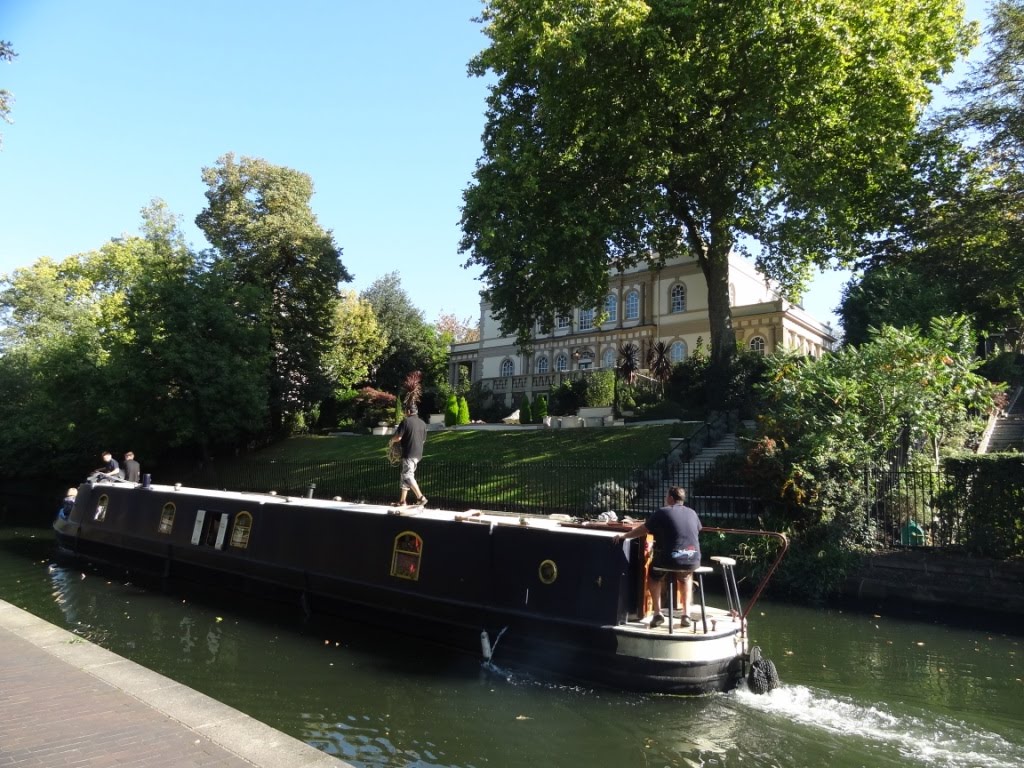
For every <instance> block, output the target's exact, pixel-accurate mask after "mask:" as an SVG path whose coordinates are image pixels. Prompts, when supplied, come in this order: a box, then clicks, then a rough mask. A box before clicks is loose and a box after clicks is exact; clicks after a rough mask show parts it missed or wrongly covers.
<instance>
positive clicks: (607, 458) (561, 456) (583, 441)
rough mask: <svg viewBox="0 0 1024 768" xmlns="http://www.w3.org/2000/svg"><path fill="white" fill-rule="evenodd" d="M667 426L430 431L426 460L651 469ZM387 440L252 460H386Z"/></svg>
mask: <svg viewBox="0 0 1024 768" xmlns="http://www.w3.org/2000/svg"><path fill="white" fill-rule="evenodd" d="M671 431H672V427H671V426H669V425H657V426H650V427H647V426H639V427H626V428H623V427H607V428H605V427H599V428H588V429H524V430H521V431H520V430H507V431H500V432H499V431H486V430H448V431H444V432H428V433H427V444H426V447H425V449H424V452H423V461H424V464H426V463H427V462H428V461H445V462H448V461H455V462H488V463H490V462H495V463H502V464H530V463H538V462H550V461H568V462H594V463H609V462H611V463H618V462H627V463H630V464H636V465H639V466H643V465H648V464H651V463H653V462H654V461H656V460H657V459H658V457H659V456H661V455H662V454H664V453H665V452H666V451H667V450H668V449H669V442H668V438H669V436H670V434H671ZM388 439H389V438H387V437H381V436H376V435H344V436H341V437H312V436H307V437H293V438H291V439H289V440H285V441H283V442H280V443H277V444H276V445H273V446H271V447H269V448H265V449H264V450H262V451H258V452H257V453H254V454H252V456H251V459H252V460H254V461H266V460H269V459H273V460H275V461H289V462H290V461H296V462H307V461H351V460H356V459H376V458H380V457H382V456H384V454H385V451H386V449H387V443H388Z"/></svg>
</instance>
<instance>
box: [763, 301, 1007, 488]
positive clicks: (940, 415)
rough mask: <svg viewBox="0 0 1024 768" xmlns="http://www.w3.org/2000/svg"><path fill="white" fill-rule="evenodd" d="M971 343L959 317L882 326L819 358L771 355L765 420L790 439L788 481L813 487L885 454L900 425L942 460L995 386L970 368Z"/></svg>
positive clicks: (985, 407) (772, 431) (772, 433)
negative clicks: (943, 450) (833, 471)
mask: <svg viewBox="0 0 1024 768" xmlns="http://www.w3.org/2000/svg"><path fill="white" fill-rule="evenodd" d="M974 350H975V339H974V335H973V333H972V331H971V328H970V323H969V322H968V321H967V319H966V318H963V317H954V318H935V319H934V320H933V321H932V322H931V323H930V326H929V328H928V330H927V331H926V332H923V331H921V330H919V329H917V328H902V329H900V328H893V327H891V326H884V327H882V328H881V329H879V330H878V331H875V332H874V333H873V334H872V337H871V339H870V340H869V341H868V342H867V343H865V344H862V345H860V346H859V347H853V346H847V347H844V348H843V349H842V350H840V351H838V352H836V353H833V354H830V355H827V356H825V357H823V358H821V359H820V360H808V359H806V358H801V357H797V356H796V355H785V354H783V355H778V356H773V357H771V358H768V359H767V362H768V367H769V370H768V373H767V376H766V377H765V380H764V382H763V383H762V384H761V385H760V389H761V391H762V393H763V395H764V404H763V406H762V407H763V412H762V418H761V425H762V429H763V432H764V435H765V437H766V438H767V439H768V440H770V441H771V442H772V443H773V444H775V445H778V446H783V447H784V448H783V452H784V454H785V455H786V460H787V465H788V466H789V468H790V469H789V477H788V479H787V481H786V483H785V487H786V488H788V489H789V490H790V491H791V492H793V493H795V494H797V495H801V496H804V497H806V496H808V495H811V494H813V489H814V487H815V486H816V483H817V482H818V480H819V479H820V478H821V477H823V476H825V475H827V474H828V473H829V471H830V470H829V468H830V467H836V466H841V467H842V468H844V470H848V471H854V470H855V469H856V468H857V467H860V466H866V465H869V464H871V463H873V462H877V461H879V460H880V459H881V458H882V456H883V455H884V454H885V452H886V451H887V450H889V449H890V448H892V447H894V446H895V445H896V442H897V439H898V438H899V436H900V433H901V432H902V431H903V430H904V429H907V430H908V431H909V434H908V440H909V443H910V444H911V445H915V444H919V443H920V442H922V441H923V442H925V443H926V444H927V445H928V446H929V449H930V453H931V459H932V461H933V462H934V463H937V462H938V459H939V449H940V447H942V446H943V444H944V443H945V441H946V439H947V437H948V436H949V435H951V434H954V433H957V432H958V431H959V430H961V429H963V427H964V426H965V425H966V424H967V423H968V422H969V420H970V419H971V418H974V415H975V414H977V413H982V414H984V413H987V412H988V411H990V410H991V409H992V407H993V405H994V403H995V398H996V396H997V394H998V390H999V388H998V387H997V386H995V385H992V384H990V383H989V382H987V381H986V380H985V379H983V378H982V377H981V376H978V375H977V374H976V373H974V369H975V368H977V367H978V361H977V359H976V358H975V355H974ZM851 468H853V469H851Z"/></svg>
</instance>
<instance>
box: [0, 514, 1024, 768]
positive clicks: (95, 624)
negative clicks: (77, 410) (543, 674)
mask: <svg viewBox="0 0 1024 768" xmlns="http://www.w3.org/2000/svg"><path fill="white" fill-rule="evenodd" d="M0 597H2V598H3V599H5V600H7V601H8V602H11V603H14V604H16V605H18V606H20V607H22V608H25V609H26V610H28V611H31V612H32V613H34V614H36V615H38V616H41V617H43V618H44V619H47V620H48V621H51V622H53V623H55V624H58V625H60V626H63V627H65V628H67V629H70V630H71V631H73V632H76V633H78V634H80V635H82V636H83V637H85V638H87V639H89V640H91V641H93V642H96V643H98V644H100V645H102V646H104V647H106V648H109V649H110V650H112V651H114V652H116V653H119V654H121V655H123V656H125V657H127V658H130V659H132V660H134V661H136V662H138V663H140V664H142V665H144V666H146V667H149V668H151V669H154V670H157V671H158V672H161V673H163V674H165V675H168V676H169V677H172V678H174V679H176V680H179V681H181V682H183V683H185V684H187V685H190V686H192V687H193V688H196V689H198V690H201V691H203V692H205V693H207V694H209V695H211V696H214V697H215V698H217V699H219V700H221V701H224V702H226V703H228V704H230V705H231V706H234V707H236V708H238V709H240V710H242V711H244V712H247V713H249V714H251V715H253V716H254V717H256V718H258V719H260V720H262V721H264V722H266V723H269V724H270V725H272V726H274V727H276V728H279V729H281V730H283V731H286V732H287V733H290V734H292V735H294V736H296V737H298V738H300V739H303V740H304V741H306V742H308V743H310V744H313V745H315V746H317V747H318V748H320V749H322V750H324V751H325V752H328V753H330V754H333V755H337V756H339V757H342V758H344V759H345V760H347V761H348V762H350V763H352V764H354V765H356V766H381V767H386V768H399V767H400V766H401V767H402V768H409V767H410V766H411V767H415V768H428V767H429V768H433V767H434V766H451V767H452V768H455V767H458V768H470V767H474V768H479V767H483V766H529V767H530V768H540V767H541V766H595V767H596V768H603V767H605V766H608V767H609V768H610V767H611V766H615V767H616V768H622V767H623V766H643V767H644V768H647V767H659V768H660V767H661V766H687V767H691V768H692V767H694V766H750V767H754V766H756V767H758V768H760V767H761V766H780V767H786V768H788V767H790V766H793V767H800V766H807V767H808V768H810V767H811V766H814V767H815V768H817V767H818V766H823V765H827V766H829V768H848V767H852V766H868V767H874V766H882V767H885V766H950V767H954V766H955V767H958V768H959V767H963V768H973V767H975V766H979V767H984V768H998V767H1000V766H1020V767H1022V768H1024V682H1022V679H1024V642H1022V641H1024V637H1022V636H1021V634H1019V632H1020V628H1019V625H1018V626H1017V628H1016V630H1015V631H1016V632H1017V634H1015V633H1014V632H1013V631H1007V632H1005V633H1000V632H993V631H991V630H986V631H982V630H976V629H970V628H964V627H951V626H946V625H944V624H937V623H933V622H928V621H911V620H902V619H899V618H895V617H890V616H873V615H870V614H861V613H852V612H840V611H824V610H811V609H807V608H801V607H796V606H790V605H782V604H772V603H761V604H759V605H758V606H757V608H756V609H755V611H754V615H752V616H751V634H752V637H753V638H754V640H755V641H756V642H757V643H758V644H759V645H760V646H761V647H762V648H763V649H764V651H765V655H766V656H768V657H769V658H771V659H772V660H773V661H774V662H775V664H776V666H777V667H778V670H779V674H780V677H781V678H782V681H783V686H782V687H781V688H780V689H778V690H776V691H774V692H773V693H772V694H770V695H768V696H755V695H753V694H750V693H749V692H746V691H742V690H740V691H734V692H732V693H729V694H725V695H714V696H708V697H703V698H696V699H683V698H674V697H665V696H643V695H631V694H622V693H617V692H609V691H595V690H589V689H584V688H573V687H567V686H564V685H557V684H554V683H551V682H549V681H545V680H543V679H536V678H531V677H528V676H525V675H522V674H520V673H518V672H517V671H515V670H508V669H503V668H502V667H501V647H500V642H499V644H498V646H497V649H496V653H495V659H494V661H495V664H496V665H497V666H495V667H493V668H489V669H488V668H484V667H483V666H482V665H481V664H480V661H479V659H475V658H470V657H466V656H458V655H453V654H451V653H448V652H446V651H444V650H441V649H438V648H434V647H429V646H427V647H424V646H423V645H421V644H418V643H416V642H414V641H412V640H409V639H406V638H405V637H404V636H403V635H401V634H400V633H398V632H385V631H379V630H373V629H370V628H368V627H364V626H361V625H359V624H357V623H348V624H340V625H339V624H332V625H316V624H310V623H307V622H305V621H304V620H303V619H302V616H301V613H300V611H298V609H295V610H291V611H285V612H284V613H280V612H278V613H275V614H274V615H270V614H268V613H267V612H266V611H263V610H260V611H254V610H253V608H252V607H241V606H237V605H232V604H229V603H228V601H225V600H223V599H220V600H217V601H210V600H207V599H204V597H203V596H202V595H199V596H196V595H190V596H187V597H183V596H182V595H168V594H162V593H160V592H158V591H146V590H143V589H141V588H139V587H137V586H135V585H132V584H127V583H124V580H123V579H121V580H118V579H113V580H111V579H110V578H108V577H106V576H101V575H98V574H96V573H93V572H83V571H82V570H81V569H75V568H66V567H62V566H60V565H58V564H56V563H55V561H54V559H53V546H52V538H51V535H50V533H49V531H47V530H44V529H32V528H13V527H7V528H0Z"/></svg>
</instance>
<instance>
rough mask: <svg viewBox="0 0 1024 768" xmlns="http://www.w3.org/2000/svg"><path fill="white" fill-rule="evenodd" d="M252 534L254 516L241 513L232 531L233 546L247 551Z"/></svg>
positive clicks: (236, 518)
mask: <svg viewBox="0 0 1024 768" xmlns="http://www.w3.org/2000/svg"><path fill="white" fill-rule="evenodd" d="M250 533H252V515H250V514H249V513H248V512H239V513H238V514H237V515H235V524H234V526H233V527H232V529H231V546H232V547H236V548H238V549H245V548H246V547H248V546H249V534H250Z"/></svg>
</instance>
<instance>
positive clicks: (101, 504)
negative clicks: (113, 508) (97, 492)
mask: <svg viewBox="0 0 1024 768" xmlns="http://www.w3.org/2000/svg"><path fill="white" fill-rule="evenodd" d="M108 504H110V497H109V496H107V494H105V493H104V494H103V495H101V496H100V497H99V499H98V500H97V501H96V514H94V515H93V516H92V519H93V520H96V521H97V522H100V523H102V522H103V520H104V519H105V518H106V517H107V505H108Z"/></svg>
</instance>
